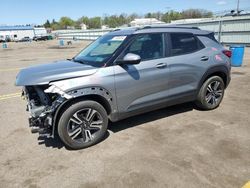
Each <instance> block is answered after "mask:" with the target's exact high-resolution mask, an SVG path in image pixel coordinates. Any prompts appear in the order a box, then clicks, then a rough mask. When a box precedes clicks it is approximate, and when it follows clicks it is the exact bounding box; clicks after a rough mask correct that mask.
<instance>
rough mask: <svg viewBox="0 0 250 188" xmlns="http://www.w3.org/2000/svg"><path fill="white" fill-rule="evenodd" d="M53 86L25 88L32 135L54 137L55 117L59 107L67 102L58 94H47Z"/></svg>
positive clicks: (24, 92) (24, 93) (24, 94)
mask: <svg viewBox="0 0 250 188" xmlns="http://www.w3.org/2000/svg"><path fill="white" fill-rule="evenodd" d="M50 87H52V86H49V85H42V86H25V87H24V88H23V96H24V97H25V98H26V100H27V103H28V104H27V109H26V110H27V111H28V112H29V113H30V117H29V125H30V127H31V132H32V133H39V134H40V136H46V137H53V136H54V130H53V116H54V113H55V111H56V109H57V108H58V106H59V105H60V104H61V103H62V102H63V101H64V100H65V98H64V97H62V96H61V95H60V94H58V93H46V91H48V90H47V89H49V88H50Z"/></svg>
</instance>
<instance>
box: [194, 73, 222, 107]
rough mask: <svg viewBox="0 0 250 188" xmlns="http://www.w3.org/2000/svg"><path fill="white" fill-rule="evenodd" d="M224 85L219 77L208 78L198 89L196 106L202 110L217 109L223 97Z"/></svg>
mask: <svg viewBox="0 0 250 188" xmlns="http://www.w3.org/2000/svg"><path fill="white" fill-rule="evenodd" d="M224 90H225V84H224V82H223V80H222V78H221V77H219V76H212V77H210V78H208V79H207V80H206V81H205V82H204V83H203V85H202V87H201V88H200V91H199V94H198V97H197V101H196V105H197V106H198V107H199V108H201V109H203V110H213V109H215V108H217V107H218V106H219V105H220V103H221V101H222V99H223V96H224Z"/></svg>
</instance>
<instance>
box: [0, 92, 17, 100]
mask: <svg viewBox="0 0 250 188" xmlns="http://www.w3.org/2000/svg"><path fill="white" fill-rule="evenodd" d="M15 97H21V93H11V94H6V95H0V101H2V100H6V99H11V98H15Z"/></svg>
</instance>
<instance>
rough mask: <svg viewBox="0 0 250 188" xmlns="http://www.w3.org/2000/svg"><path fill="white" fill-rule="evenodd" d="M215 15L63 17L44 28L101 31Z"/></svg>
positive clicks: (189, 11) (191, 12)
mask: <svg viewBox="0 0 250 188" xmlns="http://www.w3.org/2000/svg"><path fill="white" fill-rule="evenodd" d="M212 16H213V13H212V12H211V11H208V10H204V9H187V10H183V11H174V10H171V11H168V12H165V13H162V12H154V13H147V14H145V15H138V14H136V13H134V14H130V15H127V14H124V13H123V14H120V15H111V16H109V15H104V16H103V17H98V16H97V17H91V18H89V17H87V16H83V17H81V18H79V19H77V20H73V19H71V18H70V17H66V16H64V17H61V18H60V19H59V20H58V21H56V20H55V19H53V20H52V21H51V22H50V21H49V20H47V21H46V22H45V23H44V24H43V26H44V27H46V28H51V29H52V30H58V29H67V28H69V27H74V28H76V29H80V28H81V24H85V25H86V26H87V28H88V29H99V28H101V26H102V25H106V26H108V27H110V28H115V27H120V26H122V25H128V26H129V23H130V22H131V21H133V20H134V19H135V18H156V19H158V20H160V21H163V22H166V23H170V22H171V21H172V20H179V19H189V18H209V17H212Z"/></svg>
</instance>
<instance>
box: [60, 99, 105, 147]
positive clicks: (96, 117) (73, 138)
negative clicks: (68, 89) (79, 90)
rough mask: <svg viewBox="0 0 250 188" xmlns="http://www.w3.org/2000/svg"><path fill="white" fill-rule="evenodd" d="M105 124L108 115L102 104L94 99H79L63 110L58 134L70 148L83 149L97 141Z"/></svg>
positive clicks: (102, 134)
mask: <svg viewBox="0 0 250 188" xmlns="http://www.w3.org/2000/svg"><path fill="white" fill-rule="evenodd" d="M107 126H108V116H107V112H106V110H105V109H104V108H103V106H102V105H100V104H99V103H97V102H95V101H80V102H77V103H75V104H73V105H70V106H69V107H68V108H67V109H66V111H65V112H63V114H62V115H61V118H60V120H59V123H58V134H59V137H60V138H61V140H62V141H63V142H64V144H65V145H67V146H68V147H70V148H71V149H83V148H86V147H89V146H92V145H94V144H96V143H97V142H99V141H100V140H101V139H102V138H103V137H104V135H105V133H106V131H107Z"/></svg>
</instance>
